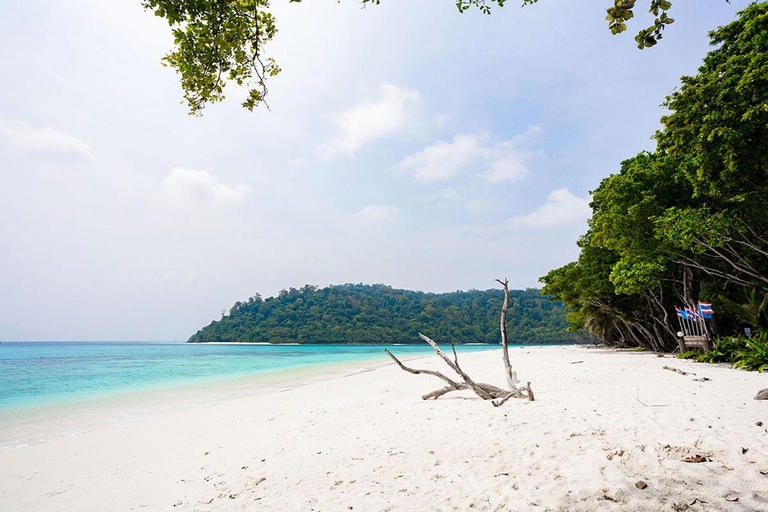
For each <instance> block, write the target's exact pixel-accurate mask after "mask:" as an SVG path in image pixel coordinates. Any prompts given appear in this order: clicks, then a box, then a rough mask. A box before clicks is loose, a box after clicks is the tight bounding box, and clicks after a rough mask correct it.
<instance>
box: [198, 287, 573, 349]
mask: <svg viewBox="0 0 768 512" xmlns="http://www.w3.org/2000/svg"><path fill="white" fill-rule="evenodd" d="M503 296H504V295H503V291H502V290H500V289H495V290H484V291H481V290H469V291H466V292H463V291H457V292H452V293H440V294H435V293H424V292H416V291H411V290H397V289H394V288H392V287H391V286H386V285H381V284H376V285H363V284H345V285H338V286H329V287H327V288H317V287H315V286H311V285H307V286H304V287H302V288H301V289H295V288H291V289H290V290H287V291H286V290H283V291H281V292H280V294H279V295H278V296H277V297H271V298H268V299H266V300H262V298H261V297H260V296H259V295H258V294H257V295H256V296H254V297H251V298H250V299H248V300H247V301H245V302H237V303H235V305H234V306H232V308H231V309H230V311H229V315H226V316H224V317H223V318H222V319H221V320H218V321H214V322H211V324H210V325H208V326H207V327H204V328H203V329H201V330H199V331H198V332H197V333H196V334H195V335H194V336H192V337H191V338H190V339H189V341H190V342H209V341H239V342H246V341H261V342H272V343H324V342H325V343H363V342H387V343H414V342H418V341H419V340H418V333H419V332H423V333H424V334H427V335H428V336H430V337H431V338H433V339H435V340H437V341H440V342H449V341H455V342H461V343H480V342H483V343H495V342H498V341H499V313H500V309H501V304H502V300H503ZM507 326H508V327H507V330H508V333H509V337H510V342H513V343H546V342H561V341H575V340H576V336H577V335H576V334H575V333H571V332H565V329H566V327H567V322H566V319H565V310H564V307H563V305H562V304H561V303H559V302H552V301H550V300H549V299H548V298H547V297H544V296H542V294H541V290H538V289H527V290H510V306H509V312H508V315H507Z"/></svg>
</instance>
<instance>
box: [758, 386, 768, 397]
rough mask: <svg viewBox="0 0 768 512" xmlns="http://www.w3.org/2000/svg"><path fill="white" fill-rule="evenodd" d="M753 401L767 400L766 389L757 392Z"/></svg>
mask: <svg viewBox="0 0 768 512" xmlns="http://www.w3.org/2000/svg"><path fill="white" fill-rule="evenodd" d="M755 400H768V388H765V389H761V390H760V391H758V392H757V395H755Z"/></svg>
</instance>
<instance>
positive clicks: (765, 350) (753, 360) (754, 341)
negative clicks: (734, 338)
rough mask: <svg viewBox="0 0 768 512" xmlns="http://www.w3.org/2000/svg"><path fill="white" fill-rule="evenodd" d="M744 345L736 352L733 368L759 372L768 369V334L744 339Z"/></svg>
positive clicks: (764, 333)
mask: <svg viewBox="0 0 768 512" xmlns="http://www.w3.org/2000/svg"><path fill="white" fill-rule="evenodd" d="M744 345H745V346H744V347H743V348H740V349H739V350H738V351H737V352H736V357H735V358H734V359H733V367H734V368H742V369H744V370H757V371H758V372H762V371H763V370H765V369H768V333H766V332H763V333H760V334H756V335H754V336H752V337H751V338H744Z"/></svg>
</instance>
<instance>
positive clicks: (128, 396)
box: [0, 354, 429, 453]
mask: <svg viewBox="0 0 768 512" xmlns="http://www.w3.org/2000/svg"><path fill="white" fill-rule="evenodd" d="M424 357H429V354H406V355H404V356H403V358H402V360H404V361H414V360H418V359H420V358H424ZM388 362H391V359H390V358H389V357H387V356H386V355H385V354H382V355H381V356H376V357H367V358H362V359H352V360H348V361H335V362H324V363H312V364H307V365H303V366H298V367H289V368H280V369H275V370H267V371H264V372H261V373H255V374H251V375H233V376H227V377H223V378H218V379H212V380H205V381H199V382H189V383H185V384H176V385H169V386H162V387H158V388H154V389H138V390H127V391H121V392H117V393H115V394H110V395H106V396H99V397H93V398H87V399H84V400H73V401H67V402H62V403H51V404H42V405H27V406H18V407H13V408H8V409H5V410H3V411H0V412H2V415H0V453H3V452H6V451H11V450H15V449H19V448H24V447H26V446H33V445H37V444H41V443H45V442H49V441H54V440H56V439H61V438H64V437H69V436H73V435H79V434H82V433H86V432H90V431H93V430H97V429H99V428H105V427H112V426H119V425H123V424H126V423H132V422H135V421H140V420H143V419H147V418H151V417H154V416H158V415H163V414H169V413H174V412H182V411H185V410H189V409H195V408H200V407H208V406H212V405H217V404H220V403H225V402H228V401H231V400H237V399H241V398H248V397H252V396H258V395H263V394H268V393H274V392H283V391H288V390H291V389H294V388H297V387H301V386H305V385H308V384H310V383H313V382H317V381H324V380H328V379H334V378H339V377H343V376H346V375H354V374H356V373H360V372H368V371H372V370H375V369H377V368H380V367H382V366H384V365H386V364H387V363H388ZM350 372H351V373H350ZM86 423H87V424H88V427H87V428H81V427H80V425H83V424H86ZM41 425H42V426H41Z"/></svg>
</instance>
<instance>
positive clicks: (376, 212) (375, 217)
mask: <svg viewBox="0 0 768 512" xmlns="http://www.w3.org/2000/svg"><path fill="white" fill-rule="evenodd" d="M357 215H358V216H359V217H360V218H361V219H362V220H364V221H365V222H391V221H393V220H395V218H396V217H397V216H398V215H400V208H398V207H397V206H390V205H388V204H369V205H368V206H366V207H365V208H363V209H362V210H361V211H360V212H358V214H357Z"/></svg>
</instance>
